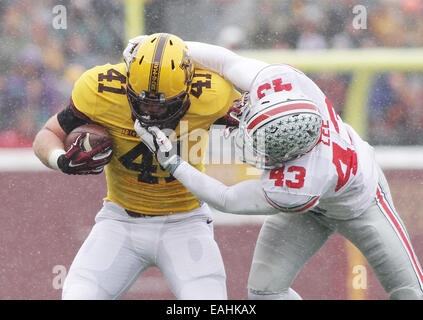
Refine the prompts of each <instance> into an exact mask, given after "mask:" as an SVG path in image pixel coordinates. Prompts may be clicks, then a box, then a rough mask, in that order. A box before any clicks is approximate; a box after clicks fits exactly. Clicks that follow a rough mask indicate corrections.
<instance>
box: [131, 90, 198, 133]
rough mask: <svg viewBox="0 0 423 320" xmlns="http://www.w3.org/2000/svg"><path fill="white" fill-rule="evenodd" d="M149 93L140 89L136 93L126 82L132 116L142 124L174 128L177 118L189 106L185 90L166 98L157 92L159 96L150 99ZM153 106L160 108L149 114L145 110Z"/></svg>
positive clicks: (178, 118)
mask: <svg viewBox="0 0 423 320" xmlns="http://www.w3.org/2000/svg"><path fill="white" fill-rule="evenodd" d="M151 95H152V94H151V93H146V92H145V91H142V92H141V93H140V94H137V93H136V92H135V91H134V90H133V89H132V88H131V86H130V85H129V83H128V84H127V97H128V102H129V106H130V107H131V111H132V116H133V117H134V118H135V119H138V120H139V121H140V123H141V124H142V125H143V126H146V127H150V126H156V127H158V128H160V129H165V128H170V129H175V128H176V126H177V125H178V122H179V120H180V119H181V118H182V117H183V116H184V114H185V113H186V111H187V110H188V108H189V106H190V99H189V95H188V93H187V92H183V93H182V94H180V95H178V96H176V97H173V98H170V99H166V98H165V97H164V94H159V97H157V98H155V99H152V98H147V96H151ZM149 108H155V109H156V110H160V112H158V113H157V114H149V113H148V112H147V111H146V110H148V109H149Z"/></svg>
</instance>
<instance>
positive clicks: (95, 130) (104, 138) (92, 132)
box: [65, 124, 112, 151]
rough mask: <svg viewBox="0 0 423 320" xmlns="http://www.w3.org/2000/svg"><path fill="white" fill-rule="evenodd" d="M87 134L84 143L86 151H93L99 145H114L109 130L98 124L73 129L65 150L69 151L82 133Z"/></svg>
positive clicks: (66, 140)
mask: <svg viewBox="0 0 423 320" xmlns="http://www.w3.org/2000/svg"><path fill="white" fill-rule="evenodd" d="M84 132H86V133H87V135H86V137H85V139H84V142H83V144H82V145H83V148H84V151H91V149H93V148H95V147H96V146H98V145H99V144H102V143H104V142H107V144H106V145H105V147H107V146H111V145H112V139H111V137H110V135H109V133H108V132H107V130H106V129H105V128H104V127H102V126H100V125H98V124H84V125H82V126H80V127H77V128H75V129H73V130H72V131H71V132H70V133H69V134H68V135H67V137H66V139H65V150H66V151H67V150H69V148H70V146H71V144H72V143H73V142H74V141H75V140H76V138H78V136H79V135H80V134H81V133H84Z"/></svg>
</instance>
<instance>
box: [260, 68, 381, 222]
mask: <svg viewBox="0 0 423 320" xmlns="http://www.w3.org/2000/svg"><path fill="white" fill-rule="evenodd" d="M284 68H285V69H286V73H282V74H281V76H282V79H283V82H284V84H290V85H291V86H292V90H293V91H295V90H298V91H299V92H302V93H303V94H305V95H306V96H307V97H309V98H310V99H311V100H313V101H314V102H315V104H316V105H317V106H318V108H319V111H320V113H321V115H322V127H323V128H322V135H321V138H320V142H319V143H318V144H317V145H316V147H314V148H313V149H312V150H311V151H310V152H309V153H307V154H306V155H304V156H302V157H300V158H298V159H296V160H292V161H289V162H287V163H286V164H285V166H283V167H282V168H279V169H275V170H271V171H270V170H269V171H265V172H264V173H263V175H262V184H263V190H264V193H265V197H266V200H267V201H268V202H269V203H270V204H271V205H272V206H274V207H275V208H278V209H280V210H281V211H286V212H305V211H309V210H312V211H316V212H319V213H322V214H324V215H325V216H328V217H331V218H337V219H350V218H353V217H356V216H358V215H359V214H360V213H362V212H363V211H364V210H365V209H367V208H368V207H369V206H370V204H371V202H372V201H374V199H375V194H376V188H377V168H376V163H375V160H374V151H373V148H372V147H371V146H370V145H369V144H368V143H367V142H365V141H363V140H362V139H361V138H360V137H359V135H358V134H357V133H356V132H355V131H354V129H353V128H351V127H350V126H349V125H348V124H346V123H344V122H343V121H342V120H341V118H340V117H339V116H338V115H337V113H336V112H335V110H334V109H333V107H332V105H331V103H330V101H329V99H327V97H326V96H325V95H324V94H323V92H322V91H321V90H320V89H319V88H318V87H317V85H316V84H315V83H314V82H313V81H312V80H311V79H309V78H308V77H307V76H306V75H305V74H303V73H302V72H300V71H298V70H297V69H295V68H293V67H291V66H288V65H285V66H284ZM279 70H280V69H279ZM300 88H301V89H300Z"/></svg>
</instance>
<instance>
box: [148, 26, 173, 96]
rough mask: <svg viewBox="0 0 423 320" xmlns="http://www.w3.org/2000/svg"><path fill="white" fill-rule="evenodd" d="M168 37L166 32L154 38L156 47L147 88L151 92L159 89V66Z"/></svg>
mask: <svg viewBox="0 0 423 320" xmlns="http://www.w3.org/2000/svg"><path fill="white" fill-rule="evenodd" d="M168 39H169V35H168V34H161V35H159V38H158V39H157V40H156V47H155V48H154V55H153V62H152V64H151V70H150V82H149V84H148V90H149V91H151V92H158V90H159V79H160V67H161V65H162V58H163V53H164V48H165V46H166V42H167V40H168Z"/></svg>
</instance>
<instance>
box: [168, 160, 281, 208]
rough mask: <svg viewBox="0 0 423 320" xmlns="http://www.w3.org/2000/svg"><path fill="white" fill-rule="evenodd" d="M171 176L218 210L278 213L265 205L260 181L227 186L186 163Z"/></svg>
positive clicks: (248, 181) (267, 204) (183, 162)
mask: <svg viewBox="0 0 423 320" xmlns="http://www.w3.org/2000/svg"><path fill="white" fill-rule="evenodd" d="M173 176H174V177H175V178H176V179H178V180H179V181H180V182H181V183H182V184H183V185H184V186H185V187H186V188H187V189H188V190H189V191H191V193H193V194H194V195H195V196H196V197H197V198H199V199H200V200H202V201H204V202H207V203H208V204H209V205H210V206H212V207H214V208H215V209H217V210H219V211H222V212H226V213H233V214H245V215H266V214H275V213H279V210H277V209H275V208H273V207H272V206H271V205H269V203H267V201H266V199H265V197H264V193H263V189H262V186H261V181H260V180H246V181H243V182H240V183H238V184H235V185H233V186H226V185H224V184H223V183H221V182H219V181H217V180H216V179H214V178H212V177H210V176H208V175H206V174H204V173H202V172H200V171H198V170H197V169H195V168H194V167H192V166H191V165H189V164H188V163H187V162H185V161H182V163H181V164H180V165H179V166H178V168H177V169H176V170H175V172H174V173H173Z"/></svg>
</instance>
